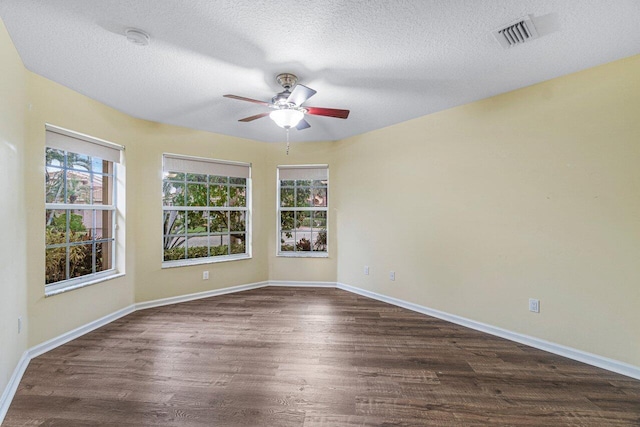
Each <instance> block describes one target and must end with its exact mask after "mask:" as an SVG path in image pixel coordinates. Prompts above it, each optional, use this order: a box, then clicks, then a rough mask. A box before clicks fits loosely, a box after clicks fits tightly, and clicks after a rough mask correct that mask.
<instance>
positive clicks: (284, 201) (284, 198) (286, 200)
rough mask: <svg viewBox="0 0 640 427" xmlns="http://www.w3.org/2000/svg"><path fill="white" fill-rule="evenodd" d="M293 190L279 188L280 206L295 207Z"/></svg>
mask: <svg viewBox="0 0 640 427" xmlns="http://www.w3.org/2000/svg"><path fill="white" fill-rule="evenodd" d="M294 195H295V190H294V189H293V188H282V189H280V206H282V207H285V208H293V207H295V198H294Z"/></svg>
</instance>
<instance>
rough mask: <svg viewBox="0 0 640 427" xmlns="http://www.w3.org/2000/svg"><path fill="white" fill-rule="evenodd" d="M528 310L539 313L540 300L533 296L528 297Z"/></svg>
mask: <svg viewBox="0 0 640 427" xmlns="http://www.w3.org/2000/svg"><path fill="white" fill-rule="evenodd" d="M529 311H532V312H534V313H540V300H539V299H535V298H529Z"/></svg>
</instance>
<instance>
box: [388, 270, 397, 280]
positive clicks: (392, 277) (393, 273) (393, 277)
mask: <svg viewBox="0 0 640 427" xmlns="http://www.w3.org/2000/svg"><path fill="white" fill-rule="evenodd" d="M389 280H396V272H395V271H390V272H389Z"/></svg>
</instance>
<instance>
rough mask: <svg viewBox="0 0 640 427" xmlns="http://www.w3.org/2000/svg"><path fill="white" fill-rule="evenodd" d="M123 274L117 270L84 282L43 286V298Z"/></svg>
mask: <svg viewBox="0 0 640 427" xmlns="http://www.w3.org/2000/svg"><path fill="white" fill-rule="evenodd" d="M124 275H125V274H124V273H117V272H115V271H114V273H113V274H110V275H108V276H102V277H98V278H95V279H92V280H88V281H86V282H80V283H73V284H70V285H67V286H62V287H56V288H55V289H47V288H46V287H45V290H44V296H45V298H48V297H52V296H54V295H58V294H62V293H65V292H69V291H73V290H75V289H80V288H85V287H87V286H91V285H95V284H97V283H101V282H106V281H107V280H111V279H117V278H118V277H123V276H124Z"/></svg>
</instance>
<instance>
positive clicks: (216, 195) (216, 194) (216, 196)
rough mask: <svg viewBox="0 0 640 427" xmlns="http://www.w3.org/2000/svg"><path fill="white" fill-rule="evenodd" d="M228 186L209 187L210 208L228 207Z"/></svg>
mask: <svg viewBox="0 0 640 427" xmlns="http://www.w3.org/2000/svg"><path fill="white" fill-rule="evenodd" d="M227 188H228V187H227V186H226V185H210V186H209V206H228V205H227V199H228V193H227Z"/></svg>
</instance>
